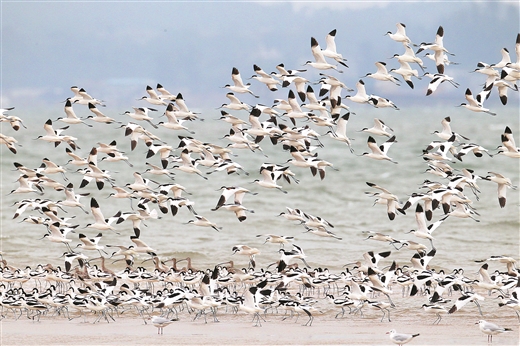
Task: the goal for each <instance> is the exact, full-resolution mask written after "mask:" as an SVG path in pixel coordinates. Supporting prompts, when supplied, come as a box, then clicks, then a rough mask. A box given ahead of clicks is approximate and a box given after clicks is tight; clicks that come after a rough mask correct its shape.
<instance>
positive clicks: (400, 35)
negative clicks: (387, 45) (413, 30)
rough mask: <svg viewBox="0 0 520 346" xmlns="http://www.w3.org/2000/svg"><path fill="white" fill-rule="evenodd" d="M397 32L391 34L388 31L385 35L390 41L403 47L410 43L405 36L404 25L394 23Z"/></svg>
mask: <svg viewBox="0 0 520 346" xmlns="http://www.w3.org/2000/svg"><path fill="white" fill-rule="evenodd" d="M395 26H396V27H397V31H396V32H395V33H394V34H393V33H392V32H391V31H388V32H387V33H386V34H385V35H388V37H390V38H391V39H392V40H394V41H396V42H400V43H402V44H403V45H406V44H408V43H411V41H410V38H408V36H406V25H404V24H403V23H396V24H395Z"/></svg>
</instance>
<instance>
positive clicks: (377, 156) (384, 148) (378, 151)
mask: <svg viewBox="0 0 520 346" xmlns="http://www.w3.org/2000/svg"><path fill="white" fill-rule="evenodd" d="M394 143H397V141H396V140H395V136H392V137H391V138H390V139H388V140H387V141H386V142H385V143H383V144H381V145H379V146H378V145H377V142H376V140H375V139H374V138H373V137H372V136H368V140H367V145H368V148H369V149H370V150H371V151H372V152H370V153H368V152H364V153H363V154H361V156H366V157H369V158H371V159H374V160H387V161H390V162H392V163H397V161H394V159H392V158H391V157H389V156H388V154H387V153H388V150H389V149H390V146H391V145H392V144H394Z"/></svg>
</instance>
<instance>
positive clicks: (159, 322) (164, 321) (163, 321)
mask: <svg viewBox="0 0 520 346" xmlns="http://www.w3.org/2000/svg"><path fill="white" fill-rule="evenodd" d="M149 320H150V321H152V324H153V325H154V326H156V327H157V334H163V330H164V327H166V326H167V325H169V324H170V323H172V322H175V321H178V320H179V319H178V318H172V319H169V318H164V317H161V316H152V317H150V318H149Z"/></svg>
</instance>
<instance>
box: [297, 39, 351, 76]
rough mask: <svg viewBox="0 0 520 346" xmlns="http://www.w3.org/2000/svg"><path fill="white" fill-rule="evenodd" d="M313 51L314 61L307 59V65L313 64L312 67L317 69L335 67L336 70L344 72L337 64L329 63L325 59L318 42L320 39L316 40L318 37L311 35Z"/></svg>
mask: <svg viewBox="0 0 520 346" xmlns="http://www.w3.org/2000/svg"><path fill="white" fill-rule="evenodd" d="M311 51H312V55H313V56H314V62H312V61H307V62H306V63H305V65H310V66H312V67H314V68H315V69H318V70H329V69H334V70H336V71H338V72H340V73H342V72H343V71H341V70H338V68H337V67H336V65H332V64H329V63H328V62H327V61H326V60H325V56H324V55H323V51H322V50H321V48H320V45H319V44H318V41H316V39H315V38H314V37H311Z"/></svg>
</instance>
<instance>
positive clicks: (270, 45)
mask: <svg viewBox="0 0 520 346" xmlns="http://www.w3.org/2000/svg"><path fill="white" fill-rule="evenodd" d="M1 19H2V21H1V26H2V31H1V58H2V59H1V94H2V107H8V106H15V107H17V109H19V110H23V109H27V110H30V109H33V108H35V107H42V106H45V107H51V108H56V109H61V107H63V105H62V104H60V102H61V101H63V100H64V99H65V98H66V97H69V96H71V95H72V94H71V91H70V89H69V88H70V87H71V86H72V85H77V86H79V87H83V88H85V89H86V90H87V92H89V93H90V94H91V95H92V96H94V97H97V98H100V99H103V100H105V101H106V104H107V109H108V107H111V109H112V110H113V111H117V112H120V113H121V112H123V111H124V110H127V109H129V108H130V107H132V106H139V105H141V106H146V105H147V104H146V103H145V102H144V101H137V100H136V99H137V98H139V97H141V96H144V95H146V93H145V88H146V85H151V86H153V87H155V85H156V84H157V83H161V84H162V85H163V86H165V87H166V88H167V89H168V90H170V91H171V92H174V93H177V92H182V93H183V96H184V99H185V100H186V102H187V103H188V105H189V106H190V108H194V109H207V108H215V107H218V106H220V105H221V104H222V103H226V102H227V101H228V100H227V98H225V96H224V95H225V94H226V92H227V91H228V90H227V89H222V88H221V87H222V86H224V85H225V84H228V83H230V82H231V69H232V67H237V68H238V69H239V70H240V72H241V75H242V78H243V79H246V78H248V77H250V76H251V75H252V74H253V73H254V71H253V64H257V65H259V66H260V67H262V68H263V69H264V70H265V71H266V72H271V71H275V66H276V65H277V64H279V63H284V64H285V66H286V67H287V68H291V69H298V68H303V67H302V65H303V64H304V63H305V61H307V60H312V54H311V50H310V38H311V36H312V37H315V38H316V39H317V40H318V42H319V43H320V45H321V46H322V48H324V46H325V36H326V35H327V33H328V32H329V31H331V30H332V29H337V35H336V44H337V49H338V51H339V52H340V53H342V54H343V56H344V57H346V58H347V59H348V61H347V64H348V65H349V68H348V69H346V68H345V69H344V70H345V71H344V73H343V74H338V73H336V72H331V73H330V74H333V75H335V76H337V77H339V78H340V79H341V80H342V81H343V82H344V83H345V84H347V86H349V87H354V86H355V83H356V81H357V80H359V78H360V77H362V76H364V75H365V74H366V73H368V72H375V66H374V62H376V61H386V62H387V66H388V69H390V68H397V67H399V65H398V63H397V61H396V60H395V59H389V58H390V57H391V56H392V55H393V54H395V53H398V54H402V53H403V52H404V49H403V47H402V45H401V44H400V43H397V42H394V41H392V40H391V39H390V38H389V37H388V36H385V35H384V34H385V33H386V32H387V31H392V32H395V30H396V26H395V25H396V23H398V22H401V23H405V24H406V28H407V34H408V36H409V37H410V38H411V39H412V41H413V42H414V43H420V42H423V41H426V42H428V41H433V40H434V38H435V33H436V31H437V28H438V27H439V25H442V26H443V27H444V31H445V36H444V44H445V46H446V47H447V48H448V49H449V51H451V52H453V53H454V54H456V55H455V56H453V57H450V59H451V60H452V61H454V62H458V63H460V64H459V65H450V66H448V67H447V68H446V73H447V74H449V75H450V76H452V77H454V78H455V79H456V80H457V81H458V82H459V83H460V84H461V87H460V88H459V89H455V88H454V87H452V86H450V85H443V86H442V88H441V90H439V92H438V93H436V94H434V95H432V96H430V97H429V99H428V101H427V102H429V104H435V103H438V102H443V100H445V99H449V100H450V101H449V102H451V103H453V104H454V105H456V104H460V102H464V91H465V89H466V88H467V87H469V88H471V89H472V90H475V91H478V90H480V89H481V85H482V83H483V82H484V80H485V76H483V75H481V74H477V73H470V71H473V70H474V69H475V68H476V64H477V63H478V62H479V61H484V62H487V63H496V62H498V61H499V60H500V59H501V55H500V49H502V48H504V47H505V48H507V49H508V50H509V51H510V52H511V58H512V60H516V55H515V40H516V36H517V33H518V32H520V28H519V23H520V19H519V5H518V1H514V2H476V1H475V2H471V1H465V2H453V1H449V2H448V1H445V2H423V1H421V2H403V1H401V2H395V3H393V2H381V1H364V2H355V1H349V2H342V1H338V2H326V1H309V2H196V1H189V2H174V1H156V2H153V1H149V2H140V1H136V2H129V1H110V2H100V1H88V2H87V1H52V2H50V1H49V2H46V1H37V2H32V1H2V2H1ZM415 49H416V48H415ZM419 56H422V54H421V55H419ZM424 61H425V64H426V66H428V70H429V71H431V72H435V67H434V64H433V62H432V61H430V60H428V59H427V58H424ZM306 68H307V70H308V72H306V73H305V74H304V75H305V77H307V78H308V79H310V80H312V81H316V80H318V79H319V76H318V74H317V73H316V72H315V71H313V70H312V68H311V67H309V66H306ZM365 81H366V84H367V89H368V91H369V93H377V94H380V95H381V96H385V97H388V98H390V99H393V100H396V101H395V102H396V103H397V101H399V102H400V103H401V104H402V103H403V102H407V100H414V101H413V102H415V103H417V102H423V101H424V100H425V99H424V98H425V96H424V95H425V91H426V86H427V82H428V80H427V79H426V78H425V79H423V80H422V81H418V80H416V81H415V84H416V87H415V89H414V90H411V89H410V88H409V87H408V86H407V85H405V84H403V85H401V86H400V87H397V86H394V85H392V84H387V83H384V82H379V81H374V80H371V79H367V78H365ZM250 82H251V83H252V86H251V89H252V90H253V91H254V92H255V93H257V94H259V95H260V96H261V97H262V98H261V99H260V100H262V102H264V103H267V104H269V103H271V102H272V100H274V99H275V98H278V97H284V98H285V97H287V92H288V90H287V89H282V88H280V90H279V91H278V92H276V93H272V92H270V91H268V90H267V88H266V87H265V86H264V85H263V84H261V83H259V82H257V81H255V80H251V81H250ZM317 88H318V86H316V89H317ZM346 94H347V93H345V92H344V93H343V95H346ZM510 94H511V93H510ZM516 94H518V93H516ZM495 96H496V95H495ZM511 97H516V102H517V103H518V96H517V95H515V96H512V95H511ZM240 98H241V100H242V101H244V102H248V103H255V102H257V101H256V100H255V99H253V98H252V97H251V96H249V95H245V96H240ZM496 99H497V98H496V97H494V98H490V100H489V102H490V103H491V102H497V100H496ZM269 105H271V104H269ZM497 105H498V103H497ZM500 106H501V105H500Z"/></svg>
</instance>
